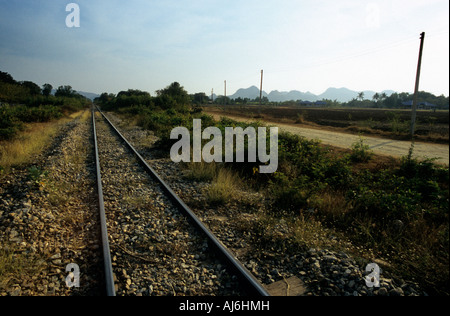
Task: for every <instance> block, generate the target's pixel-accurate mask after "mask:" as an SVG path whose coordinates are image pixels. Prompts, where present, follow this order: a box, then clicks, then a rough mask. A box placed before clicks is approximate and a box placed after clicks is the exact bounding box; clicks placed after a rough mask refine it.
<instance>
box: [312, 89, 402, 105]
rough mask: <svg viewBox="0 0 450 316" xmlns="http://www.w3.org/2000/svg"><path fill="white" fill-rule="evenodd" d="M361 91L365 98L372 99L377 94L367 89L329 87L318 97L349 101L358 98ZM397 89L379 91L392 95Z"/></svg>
mask: <svg viewBox="0 0 450 316" xmlns="http://www.w3.org/2000/svg"><path fill="white" fill-rule="evenodd" d="M360 92H363V93H364V99H367V100H372V98H373V96H374V95H375V93H376V92H375V91H370V90H365V91H353V90H350V89H347V88H339V89H337V88H328V89H327V90H326V91H325V92H324V93H322V94H320V95H319V96H318V98H319V99H320V100H322V99H329V100H337V101H338V102H348V101H351V100H352V99H357V98H358V95H359V93H360ZM394 92H395V91H392V90H385V91H381V92H379V93H386V95H387V96H390V95H391V94H392V93H394Z"/></svg>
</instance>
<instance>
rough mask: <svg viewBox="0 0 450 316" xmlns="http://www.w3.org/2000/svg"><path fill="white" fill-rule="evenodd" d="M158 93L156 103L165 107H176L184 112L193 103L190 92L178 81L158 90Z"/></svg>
mask: <svg viewBox="0 0 450 316" xmlns="http://www.w3.org/2000/svg"><path fill="white" fill-rule="evenodd" d="M156 94H157V97H156V98H155V104H156V106H159V107H160V108H163V109H169V108H176V110H178V111H181V112H184V111H187V108H186V107H187V106H188V105H190V103H191V99H190V97H189V94H188V93H187V91H186V90H184V88H183V87H182V86H181V85H180V84H179V83H178V82H174V83H172V84H170V85H169V86H168V87H166V88H164V89H161V90H158V91H156Z"/></svg>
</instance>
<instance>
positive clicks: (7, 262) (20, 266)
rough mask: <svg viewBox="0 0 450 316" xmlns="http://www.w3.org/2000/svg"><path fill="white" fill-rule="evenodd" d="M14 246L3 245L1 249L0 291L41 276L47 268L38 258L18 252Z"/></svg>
mask: <svg viewBox="0 0 450 316" xmlns="http://www.w3.org/2000/svg"><path fill="white" fill-rule="evenodd" d="M15 247H16V246H14V245H3V246H2V248H0V289H6V288H7V287H8V285H9V284H11V283H14V282H17V280H22V279H24V278H26V277H29V276H31V275H39V273H40V271H41V270H42V269H43V268H44V267H45V266H44V265H43V261H42V260H40V259H39V258H37V257H32V256H31V255H26V254H24V253H21V252H19V251H16V249H15Z"/></svg>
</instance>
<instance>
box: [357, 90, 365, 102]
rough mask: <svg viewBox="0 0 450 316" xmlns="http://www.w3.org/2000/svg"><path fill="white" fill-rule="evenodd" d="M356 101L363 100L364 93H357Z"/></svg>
mask: <svg viewBox="0 0 450 316" xmlns="http://www.w3.org/2000/svg"><path fill="white" fill-rule="evenodd" d="M358 99H359V100H360V101H362V100H364V92H360V93H358Z"/></svg>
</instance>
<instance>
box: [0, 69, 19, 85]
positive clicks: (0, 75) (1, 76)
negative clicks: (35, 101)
mask: <svg viewBox="0 0 450 316" xmlns="http://www.w3.org/2000/svg"><path fill="white" fill-rule="evenodd" d="M0 82H4V83H9V84H17V81H15V80H14V79H13V77H12V76H11V75H10V74H9V73H7V72H3V71H0Z"/></svg>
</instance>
